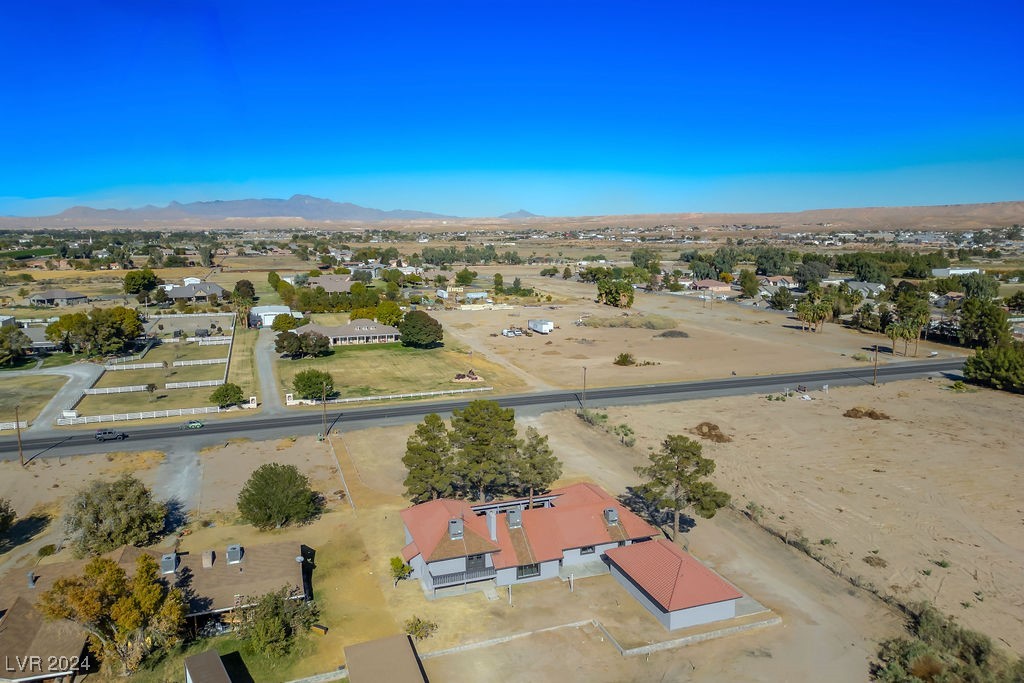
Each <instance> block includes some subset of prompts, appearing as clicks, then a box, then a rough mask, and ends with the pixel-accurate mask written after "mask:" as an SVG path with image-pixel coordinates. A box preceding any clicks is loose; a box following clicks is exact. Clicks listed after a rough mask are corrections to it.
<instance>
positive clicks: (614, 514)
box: [604, 508, 619, 526]
mask: <svg viewBox="0 0 1024 683" xmlns="http://www.w3.org/2000/svg"><path fill="white" fill-rule="evenodd" d="M604 521H605V523H606V524H607V525H608V526H615V525H616V524H618V523H619V511H618V510H616V509H615V508H605V509H604Z"/></svg>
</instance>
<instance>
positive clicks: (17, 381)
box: [0, 374, 68, 422]
mask: <svg viewBox="0 0 1024 683" xmlns="http://www.w3.org/2000/svg"><path fill="white" fill-rule="evenodd" d="M67 381H68V380H67V378H66V377H61V376H54V375H29V376H27V377H25V376H22V377H4V376H3V374H0V422H6V421H8V420H10V421H11V422H13V421H14V407H15V406H19V405H20V406H21V409H20V417H21V419H22V420H27V421H29V422H31V421H32V420H34V419H35V418H36V416H38V415H39V413H40V411H42V409H43V408H44V407H45V406H46V404H47V403H48V402H49V401H50V399H51V398H53V397H54V395H55V394H56V393H57V392H58V391H60V388H61V387H62V386H64V383H65V382H67Z"/></svg>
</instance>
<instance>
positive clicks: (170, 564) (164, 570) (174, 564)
mask: <svg viewBox="0 0 1024 683" xmlns="http://www.w3.org/2000/svg"><path fill="white" fill-rule="evenodd" d="M177 569H178V553H167V554H166V555H164V556H162V557H161V558H160V573H161V574H173V573H174V572H175V571H177Z"/></svg>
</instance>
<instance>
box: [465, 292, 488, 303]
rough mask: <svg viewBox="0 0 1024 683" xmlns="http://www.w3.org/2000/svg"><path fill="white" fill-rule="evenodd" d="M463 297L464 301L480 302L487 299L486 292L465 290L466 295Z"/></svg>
mask: <svg viewBox="0 0 1024 683" xmlns="http://www.w3.org/2000/svg"><path fill="white" fill-rule="evenodd" d="M463 299H464V300H465V301H466V303H473V302H477V303H480V302H482V301H486V300H487V292H466V295H465V296H464V297H463Z"/></svg>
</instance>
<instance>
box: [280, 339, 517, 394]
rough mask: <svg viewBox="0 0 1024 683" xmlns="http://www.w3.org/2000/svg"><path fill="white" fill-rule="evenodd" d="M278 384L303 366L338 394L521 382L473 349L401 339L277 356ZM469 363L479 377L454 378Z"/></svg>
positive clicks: (504, 387) (285, 384)
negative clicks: (319, 373)
mask: <svg viewBox="0 0 1024 683" xmlns="http://www.w3.org/2000/svg"><path fill="white" fill-rule="evenodd" d="M277 367H278V376H279V378H280V381H281V386H282V389H284V390H286V391H291V384H292V379H293V378H294V377H295V375H296V374H297V373H298V372H300V371H302V370H306V369H308V368H316V369H318V370H325V371H327V372H329V373H331V375H332V376H333V377H334V386H335V388H336V389H338V391H339V393H340V396H342V397H343V398H348V397H356V396H378V395H382V394H407V393H414V392H421V391H441V390H450V389H469V388H473V387H484V386H487V387H493V388H494V390H495V392H505V391H511V390H516V389H521V388H523V386H524V385H523V383H522V382H521V381H520V380H519V379H518V378H517V377H515V376H514V375H511V374H510V373H508V372H507V371H506V370H504V369H503V368H501V367H500V366H498V365H496V364H494V363H491V362H490V361H487V360H484V359H483V358H481V357H480V356H479V355H477V356H470V355H469V354H467V353H464V352H462V351H460V350H455V349H450V348H439V349H413V348H408V347H404V346H402V345H401V344H366V345H361V346H344V347H342V346H337V347H335V348H334V353H333V354H331V355H330V356H325V357H323V358H307V359H303V360H290V359H283V360H280V361H278V366H277ZM470 368H472V369H473V370H474V371H475V372H476V373H477V374H478V375H480V376H481V377H483V381H482V382H465V383H464V382H454V381H453V379H454V377H455V374H456V373H465V372H466V371H467V370H469V369H470Z"/></svg>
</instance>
